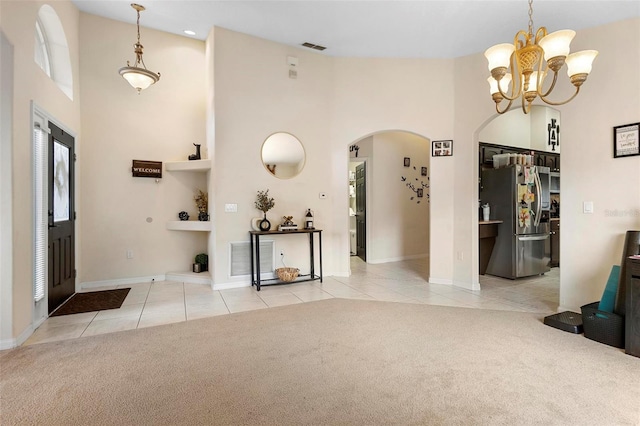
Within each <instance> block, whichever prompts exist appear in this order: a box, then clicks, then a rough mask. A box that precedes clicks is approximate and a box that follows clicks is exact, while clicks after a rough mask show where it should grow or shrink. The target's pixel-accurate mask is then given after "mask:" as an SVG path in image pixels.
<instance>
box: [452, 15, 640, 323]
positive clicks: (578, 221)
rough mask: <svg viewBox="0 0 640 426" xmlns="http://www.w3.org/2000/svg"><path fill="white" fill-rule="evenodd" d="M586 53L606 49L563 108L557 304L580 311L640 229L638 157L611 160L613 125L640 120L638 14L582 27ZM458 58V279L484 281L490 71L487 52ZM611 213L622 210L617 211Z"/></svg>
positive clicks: (580, 45) (577, 45) (563, 89)
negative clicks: (482, 179) (484, 136)
mask: <svg viewBox="0 0 640 426" xmlns="http://www.w3.org/2000/svg"><path fill="white" fill-rule="evenodd" d="M582 49H596V50H599V51H600V55H599V56H598V58H597V59H596V61H595V63H594V68H593V71H592V73H591V75H590V76H589V79H588V80H587V82H586V83H585V84H584V86H583V87H582V89H581V90H580V94H579V95H578V96H577V98H576V99H574V100H573V101H572V102H570V103H568V104H566V105H563V106H560V107H558V110H559V111H560V115H561V117H562V131H561V144H562V186H561V191H562V194H563V197H562V228H561V232H562V239H561V241H562V243H561V244H562V245H561V256H562V268H561V271H560V274H561V287H560V305H561V308H564V309H571V310H574V311H577V312H579V308H580V306H581V305H583V304H585V303H588V302H593V301H596V300H599V298H600V296H601V295H602V290H603V288H604V284H605V282H606V278H607V275H608V273H609V271H610V269H611V265H613V264H617V263H619V262H620V259H619V258H620V256H621V252H622V243H623V241H624V233H625V232H626V230H629V229H639V228H640V214H639V213H638V210H639V209H640V157H630V158H624V159H616V160H614V159H613V158H612V128H613V126H616V125H620V124H625V123H633V122H637V121H638V116H640V97H638V96H634V95H630V94H632V93H633V94H637V93H640V73H638V72H637V69H638V63H639V61H640V19H631V20H627V21H621V22H617V23H613V24H609V25H605V26H601V27H597V28H592V29H589V30H581V31H579V32H578V34H577V35H576V38H575V39H574V41H573V43H572V50H574V51H577V50H582ZM455 63H456V79H455V87H456V91H455V93H456V103H455V105H456V112H455V117H456V129H455V135H456V136H455V139H456V143H457V147H458V148H459V149H458V150H457V151H455V152H454V158H455V178H456V179H455V182H456V184H455V231H454V251H455V254H456V260H455V263H454V266H455V267H454V280H455V282H456V283H459V284H460V285H463V286H464V285H467V283H472V285H474V286H477V271H478V265H477V261H478V259H477V244H478V243H477V241H478V240H477V238H478V236H477V232H478V231H477V199H478V192H477V191H478V188H477V182H476V180H477V175H478V169H477V167H478V166H477V152H478V146H477V132H478V131H479V130H481V129H482V127H483V125H484V124H485V123H486V122H488V120H490V119H492V117H493V115H495V113H494V112H493V106H494V104H493V101H492V100H491V98H490V97H489V96H488V95H487V94H486V93H484V90H483V89H484V87H483V85H482V82H483V81H484V79H486V73H487V72H486V61H485V59H484V57H483V56H482V55H481V54H477V55H471V56H467V57H463V58H458V59H456V61H455ZM612 76H615V78H611V77H612ZM563 78H564V76H563ZM571 89H572V86H571V84H570V83H568V82H567V81H562V82H560V83H559V87H558V88H557V89H556V91H557V92H558V93H557V94H556V95H557V96H558V98H559V99H562V98H565V97H567V96H570V95H571V92H572V90H571ZM583 201H593V202H594V205H595V208H596V211H595V213H594V214H592V215H584V214H582V202H583ZM607 211H609V215H608V214H607ZM612 211H618V212H622V213H621V214H620V215H617V216H613V215H612V214H611V212H612ZM469 252H470V253H472V255H471V256H470V257H469V256H467V254H468V253H469ZM460 257H462V259H461V258H460Z"/></svg>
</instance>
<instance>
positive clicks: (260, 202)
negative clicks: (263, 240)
mask: <svg viewBox="0 0 640 426" xmlns="http://www.w3.org/2000/svg"><path fill="white" fill-rule="evenodd" d="M275 205H276V203H275V201H274V199H273V198H269V190H268V189H267V190H266V191H258V196H257V198H256V202H255V206H256V208H257V209H258V210H260V211H261V212H262V213H263V214H264V218H263V219H262V220H261V221H260V230H261V231H268V230H269V229H271V222H269V221H268V220H267V212H268V211H269V210H271V209H272V208H273V206H275Z"/></svg>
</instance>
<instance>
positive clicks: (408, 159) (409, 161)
mask: <svg viewBox="0 0 640 426" xmlns="http://www.w3.org/2000/svg"><path fill="white" fill-rule="evenodd" d="M410 165H411V158H409V157H404V166H405V167H409V166H410Z"/></svg>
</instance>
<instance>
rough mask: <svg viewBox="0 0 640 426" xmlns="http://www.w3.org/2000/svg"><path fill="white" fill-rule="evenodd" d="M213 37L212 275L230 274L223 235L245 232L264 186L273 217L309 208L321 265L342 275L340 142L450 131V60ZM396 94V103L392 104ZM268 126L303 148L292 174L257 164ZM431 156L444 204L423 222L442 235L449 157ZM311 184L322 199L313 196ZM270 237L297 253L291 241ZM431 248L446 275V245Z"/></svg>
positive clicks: (435, 200)
mask: <svg viewBox="0 0 640 426" xmlns="http://www.w3.org/2000/svg"><path fill="white" fill-rule="evenodd" d="M214 39H215V40H214V42H215V64H216V67H215V79H216V81H215V93H216V96H215V99H216V100H215V110H216V133H215V144H216V157H217V159H216V165H215V169H216V180H215V186H216V192H217V193H216V197H217V205H216V207H215V210H216V216H217V222H216V228H217V231H216V232H217V234H216V235H217V236H216V262H219V264H218V265H217V266H216V274H215V281H216V283H225V282H229V281H233V280H231V279H230V278H229V276H228V271H227V269H228V255H227V252H228V244H229V243H230V242H232V241H246V240H248V235H247V230H248V229H249V221H250V219H251V218H252V217H254V216H256V212H257V211H256V210H255V208H254V207H253V201H254V200H255V194H256V191H257V190H260V189H267V188H269V189H270V194H272V195H273V196H274V197H275V199H276V206H275V208H274V209H273V211H272V212H269V213H268V216H269V217H270V218H271V219H273V218H277V219H276V222H277V221H278V220H279V218H280V217H282V216H283V215H285V214H287V215H294V217H296V218H299V217H301V215H302V214H303V213H304V211H305V210H306V209H307V208H311V209H313V210H314V211H315V213H316V217H315V221H316V226H317V227H319V228H322V229H323V230H324V233H323V247H324V254H325V257H324V267H325V271H324V272H325V274H335V275H347V274H348V273H349V232H348V231H349V220H348V214H347V213H348V197H347V194H348V185H347V179H346V178H345V177H346V176H347V172H348V158H349V157H348V146H349V145H350V144H352V143H354V142H355V141H358V140H360V139H362V138H363V137H366V136H368V135H371V134H374V133H378V132H380V131H385V130H405V131H410V132H413V133H416V134H419V135H423V136H426V137H435V138H440V139H446V138H450V136H451V129H452V115H451V111H452V105H453V104H452V90H453V89H452V85H451V82H452V80H451V78H452V76H451V68H450V67H451V64H452V61H451V60H409V59H407V60H404V59H400V60H398V59H394V60H377V59H345V58H330V57H326V56H323V55H320V54H316V53H313V52H308V51H305V50H303V49H298V48H294V47H288V46H283V45H279V44H277V43H272V42H268V41H265V40H261V39H257V38H255V37H251V36H247V35H243V34H239V33H235V32H232V31H228V30H224V29H221V28H216V30H215V35H214ZM239 52H242V54H240V53H239ZM287 56H296V57H298V58H299V67H298V78H297V80H292V79H289V78H288V67H287V63H286V57H287ZM433 99H438V102H437V103H435V102H433ZM399 103H401V104H402V105H403V108H401V109H400V108H395V106H396V105H398V104H399ZM275 131H287V132H289V133H292V134H293V135H295V136H296V137H298V138H299V139H300V140H301V141H302V144H303V145H304V147H305V151H306V154H307V164H306V165H305V168H304V170H303V171H302V173H301V174H300V175H299V176H297V177H296V178H294V179H291V180H278V179H276V178H275V177H273V176H269V174H268V172H267V171H266V170H265V169H264V168H263V167H262V164H261V163H260V146H261V144H262V142H263V141H264V139H265V138H266V137H267V136H268V135H270V134H271V133H273V132H275ZM438 163H439V164H438V165H437V166H435V165H434V166H433V167H432V174H431V179H432V184H433V185H434V186H435V185H437V184H438V182H440V184H441V185H443V186H442V187H441V188H442V189H441V190H440V191H438V190H432V192H431V194H432V205H431V209H432V212H433V211H440V212H442V213H441V214H438V215H437V216H436V215H435V213H433V214H432V218H433V217H437V218H438V219H437V221H438V222H439V224H438V225H437V226H433V224H432V227H431V229H438V231H439V232H442V233H443V234H441V235H439V236H440V237H441V238H440V241H447V240H448V238H447V234H446V232H447V230H448V231H450V230H451V225H450V224H447V221H449V220H450V218H451V215H450V214H447V211H451V206H450V205H447V203H448V202H449V201H450V199H448V194H450V191H447V190H446V189H444V186H446V185H447V182H450V172H449V170H448V169H447V164H448V163H449V162H448V161H447V160H446V159H443V161H439V162H438ZM240 164H242V165H243V168H242V169H240V170H239V169H238V167H239V165H240ZM441 178H442V179H441ZM319 192H326V193H327V194H328V198H327V199H324V200H319V198H318V194H319ZM225 203H237V204H238V213H233V214H229V213H224V211H223V204H225ZM437 206H441V207H440V208H441V210H438V207H437ZM272 222H273V220H272ZM435 237H437V235H436V236H435ZM287 240H289V239H287ZM277 244H278V245H279V246H283V247H285V250H287V251H288V252H291V251H294V252H295V249H294V247H295V246H294V244H296V243H295V242H291V243H289V242H288V241H285V240H284V239H282V241H278V242H277ZM287 244H290V247H287ZM445 244H446V242H445ZM431 252H432V253H433V250H431ZM441 252H442V251H441ZM439 256H442V258H441V259H438V258H437V259H436V260H435V263H436V265H437V266H436V267H435V273H438V274H440V275H442V276H444V277H445V278H446V277H447V276H448V277H449V280H450V277H451V268H450V267H449V268H447V264H448V263H449V262H448V259H446V257H448V253H447V252H446V249H445V251H444V253H442V254H440V255H439ZM287 258H288V259H291V261H292V262H293V263H294V265H295V266H299V267H301V268H303V269H304V267H305V265H306V263H307V261H306V259H305V258H304V256H303V255H301V256H300V257H298V258H296V257H293V258H292V256H291V255H288V256H287ZM449 265H450V263H449ZM244 281H246V282H248V279H245V280H244Z"/></svg>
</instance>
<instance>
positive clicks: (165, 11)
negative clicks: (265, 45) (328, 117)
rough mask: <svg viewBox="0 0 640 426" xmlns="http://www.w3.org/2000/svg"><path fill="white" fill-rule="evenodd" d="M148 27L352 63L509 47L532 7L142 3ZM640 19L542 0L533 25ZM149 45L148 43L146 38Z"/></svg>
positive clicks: (84, 5)
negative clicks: (224, 36) (228, 35)
mask: <svg viewBox="0 0 640 426" xmlns="http://www.w3.org/2000/svg"><path fill="white" fill-rule="evenodd" d="M136 1H137V2H138V3H140V4H142V5H143V6H145V7H146V9H147V10H146V11H144V12H142V13H141V17H140V25H141V26H142V27H149V28H154V29H158V30H162V31H166V32H170V33H174V34H180V35H184V33H183V31H184V30H193V31H195V32H196V35H195V36H193V37H194V38H197V39H201V40H204V39H206V37H207V35H208V33H209V30H210V29H211V27H212V26H218V27H222V28H227V29H230V30H233V31H238V32H241V33H245V34H250V35H253V36H256V37H261V38H264V39H268V40H272V41H275V42H278V43H283V44H287V45H292V46H299V45H300V44H302V43H304V42H310V43H313V44H319V45H322V46H326V47H327V50H325V51H324V52H323V53H322V54H325V55H330V56H351V57H398V58H453V57H458V56H464V55H468V54H472V53H478V52H482V51H484V50H485V49H486V48H488V47H490V46H492V45H494V44H497V43H508V42H512V41H513V37H514V36H515V34H516V33H517V32H518V31H519V30H526V29H527V26H528V22H529V17H528V12H529V6H528V4H527V1H526V0H503V1H497V0H492V1H486V0H466V1H457V0H450V1H434V0H428V1H417V0H413V1H401V0H388V1H367V0H354V1H336V0H324V1H292V0H289V1H243V0H226V1H220V0H216V1H211V0H182V1H181V0H136ZM72 2H73V3H74V4H75V5H76V6H77V7H78V8H79V9H80V10H81V11H83V12H87V13H91V14H94V15H99V16H103V17H106V18H111V19H115V20H118V21H123V22H128V23H133V24H135V21H136V12H135V10H133V9H132V8H131V7H130V3H131V0H72ZM632 17H640V1H639V0H623V1H614V0H605V1H595V0H587V1H583V0H566V1H552V0H536V1H535V2H534V4H533V24H534V27H535V28H536V29H537V28H538V27H540V26H545V27H547V30H548V31H549V32H552V31H556V30H560V29H566V28H570V29H573V30H576V31H577V32H578V34H577V35H576V40H578V39H579V37H580V32H579V30H580V29H584V28H589V27H594V26H598V25H602V24H606V23H609V22H614V21H619V20H623V19H628V18H632ZM141 39H142V42H143V44H144V31H142V34H141Z"/></svg>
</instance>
